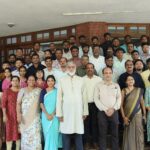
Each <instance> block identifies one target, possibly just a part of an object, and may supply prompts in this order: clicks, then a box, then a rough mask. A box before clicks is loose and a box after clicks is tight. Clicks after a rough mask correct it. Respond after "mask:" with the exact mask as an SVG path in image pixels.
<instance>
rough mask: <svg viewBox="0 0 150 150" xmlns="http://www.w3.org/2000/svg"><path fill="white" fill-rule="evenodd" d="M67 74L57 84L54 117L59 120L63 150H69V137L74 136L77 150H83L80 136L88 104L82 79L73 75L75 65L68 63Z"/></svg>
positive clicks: (82, 131)
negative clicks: (84, 95) (84, 96)
mask: <svg viewBox="0 0 150 150" xmlns="http://www.w3.org/2000/svg"><path fill="white" fill-rule="evenodd" d="M67 68H68V74H67V75H66V76H64V77H62V78H61V79H60V81H59V83H58V95H57V104H56V116H57V117H59V120H60V132H61V133H62V137H63V148H64V150H70V149H71V147H70V140H71V135H72V134H73V135H74V138H75V144H76V149H77V150H83V143H82V134H83V133H84V123H83V121H84V119H85V116H87V115H88V104H87V101H86V100H84V99H83V79H82V78H81V77H79V76H76V75H75V72H76V65H75V64H74V63H73V62H68V66H67Z"/></svg>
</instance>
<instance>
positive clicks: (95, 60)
mask: <svg viewBox="0 0 150 150" xmlns="http://www.w3.org/2000/svg"><path fill="white" fill-rule="evenodd" d="M89 62H91V63H92V64H94V67H95V70H96V72H97V73H98V72H100V70H101V69H102V68H104V67H105V66H106V64H105V59H104V56H100V47H99V45H94V46H93V56H91V57H90V58H89Z"/></svg>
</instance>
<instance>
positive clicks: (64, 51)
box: [63, 41, 72, 60]
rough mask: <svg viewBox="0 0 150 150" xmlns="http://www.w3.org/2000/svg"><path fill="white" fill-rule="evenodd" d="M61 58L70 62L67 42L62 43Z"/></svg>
mask: <svg viewBox="0 0 150 150" xmlns="http://www.w3.org/2000/svg"><path fill="white" fill-rule="evenodd" d="M63 57H65V58H67V60H70V59H71V58H72V55H71V51H70V43H69V42H68V41H64V42H63Z"/></svg>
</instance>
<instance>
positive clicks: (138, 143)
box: [121, 75, 146, 150]
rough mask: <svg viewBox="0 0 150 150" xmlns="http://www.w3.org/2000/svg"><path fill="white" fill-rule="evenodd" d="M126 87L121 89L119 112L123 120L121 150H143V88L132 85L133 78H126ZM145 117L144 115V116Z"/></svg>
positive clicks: (144, 111) (133, 82)
mask: <svg viewBox="0 0 150 150" xmlns="http://www.w3.org/2000/svg"><path fill="white" fill-rule="evenodd" d="M126 84H127V88H124V89H123V90H122V104H121V114H122V118H123V121H124V133H123V146H122V150H144V133H143V124H142V112H143V114H144V117H145V116H146V110H145V106H144V100H143V89H141V88H137V87H134V84H135V80H134V78H133V76H131V75H129V76H128V77H127V78H126ZM145 118H146V117H145Z"/></svg>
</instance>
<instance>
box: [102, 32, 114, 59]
mask: <svg viewBox="0 0 150 150" xmlns="http://www.w3.org/2000/svg"><path fill="white" fill-rule="evenodd" d="M111 46H112V37H111V34H110V33H108V32H107V33H104V42H103V43H102V44H101V47H102V49H103V52H104V57H106V56H107V50H108V48H109V47H111Z"/></svg>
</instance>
